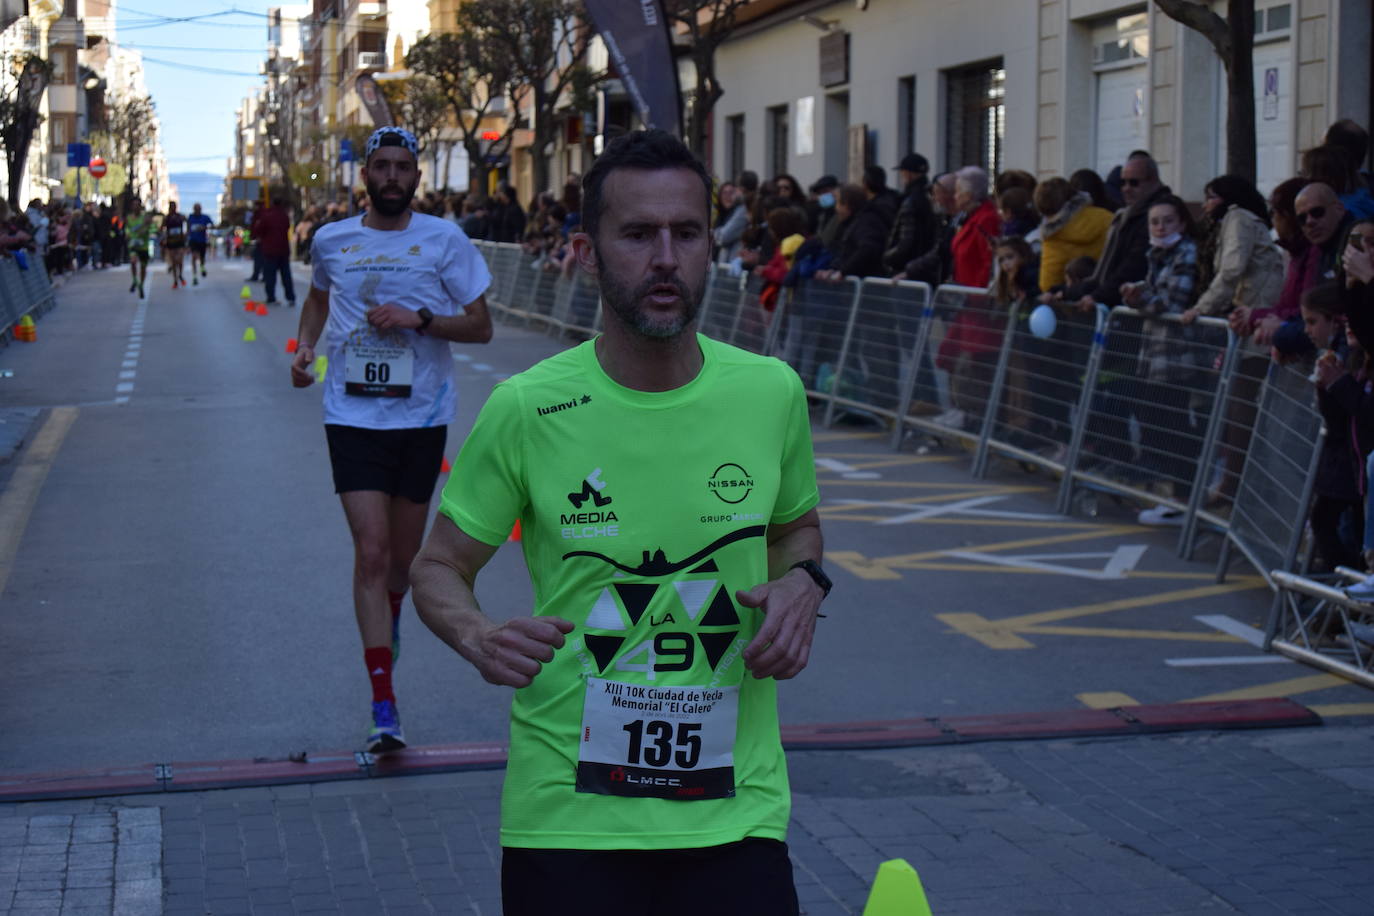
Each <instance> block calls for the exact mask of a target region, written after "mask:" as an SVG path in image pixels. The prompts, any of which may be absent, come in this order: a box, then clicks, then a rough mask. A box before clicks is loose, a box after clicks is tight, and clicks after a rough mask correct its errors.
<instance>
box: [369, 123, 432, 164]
mask: <svg viewBox="0 0 1374 916" xmlns="http://www.w3.org/2000/svg"><path fill="white" fill-rule="evenodd" d="M383 146H403V147H405V148H406V149H408V150H410V154H411V155H412V156H414V157H415V158H416V159H419V158H420V143H419V141H417V140H416V139H415V135H414V134H412V133H411V132H410V131H408V130H406V129H405V128H404V127H379V128H377V129H376V130H374V131H373V132H372V136H370V137H368V138H367V151H366V152H365V153H364V154H363V161H364V162H366V161H367V160H369V159H371V158H372V154H373V153H375V152H377V150H378V149H379V148H381V147H383Z"/></svg>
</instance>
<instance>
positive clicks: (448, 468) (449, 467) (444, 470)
mask: <svg viewBox="0 0 1374 916" xmlns="http://www.w3.org/2000/svg"><path fill="white" fill-rule="evenodd" d="M451 470H453V465H451V464H449V463H448V459H447V458H445V459H444V463H443V464H442V465H440V466H439V473H441V474H447V473H448V472H449V471H451Z"/></svg>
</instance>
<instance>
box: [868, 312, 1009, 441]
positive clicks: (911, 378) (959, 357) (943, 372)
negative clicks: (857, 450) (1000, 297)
mask: <svg viewBox="0 0 1374 916" xmlns="http://www.w3.org/2000/svg"><path fill="white" fill-rule="evenodd" d="M923 319H924V320H923V321H922V322H921V326H920V328H919V330H918V333H917V334H916V337H915V341H914V345H913V352H912V355H911V356H910V357H909V362H910V363H911V364H912V365H914V366H916V367H917V369H916V371H912V372H909V373H907V385H906V386H905V388H906V390H905V392H904V394H903V397H902V400H901V404H900V406H899V413H898V419H899V422H898V423H896V424H894V429H893V444H894V446H896V445H898V444H900V442H901V435H902V433H903V432H905V430H906V428H908V427H914V428H917V429H924V430H926V431H927V432H931V433H934V434H935V435H937V436H939V435H942V434H953V435H955V436H959V437H962V438H965V439H968V440H969V441H976V439H977V437H978V435H979V433H980V431H981V430H982V428H983V419H984V416H985V415H986V413H987V406H988V400H989V396H990V395H991V394H992V381H993V378H994V377H995V375H996V372H997V361H998V356H999V354H1000V353H1001V350H1002V335H1003V333H1004V331H1005V329H1006V322H1007V312H1006V309H1004V308H1001V307H999V306H997V305H996V304H995V303H994V302H993V300H992V299H991V297H990V296H988V292H987V290H985V289H975V288H974V287H969V286H952V285H945V286H941V287H938V288H936V290H935V292H934V294H933V295H932V296H931V298H930V307H929V308H928V309H925V310H924V311H923ZM926 360H929V362H930V364H931V365H933V371H931V372H928V373H922V372H921V371H920V369H919V367H920V366H922V365H924V364H925V362H926Z"/></svg>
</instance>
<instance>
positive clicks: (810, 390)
mask: <svg viewBox="0 0 1374 916" xmlns="http://www.w3.org/2000/svg"><path fill="white" fill-rule="evenodd" d="M857 292H858V282H857V281H855V280H846V281H844V282H840V283H822V282H819V281H816V280H808V281H804V282H801V283H798V284H797V286H796V288H794V289H792V290H790V291H789V294H787V295H785V296H784V299H783V303H782V305H781V306H780V307H779V309H778V314H777V316H776V317H775V318H774V321H776V322H778V336H777V349H776V351H775V352H776V354H777V356H778V357H779V358H781V359H782V360H783V361H784V362H786V363H787V364H788V365H789V366H791V367H792V368H793V369H795V370H796V372H797V375H798V376H800V378H801V380H802V386H803V387H804V388H805V389H806V392H807V394H808V395H810V396H811V397H813V398H817V399H820V400H823V401H825V402H827V403H832V402H833V400H834V398H835V397H837V396H838V397H845V396H850V395H852V394H853V392H852V391H851V390H850V387H851V386H849V384H848V383H849V381H850V379H848V378H847V377H846V378H845V379H844V380H843V381H842V380H841V379H840V377H839V376H838V375H837V371H838V369H839V366H840V363H841V353H842V352H843V350H844V341H845V332H846V331H847V329H848V327H849V320H850V315H851V314H852V312H853V308H854V298H855V295H856V293H857ZM846 376H848V373H846Z"/></svg>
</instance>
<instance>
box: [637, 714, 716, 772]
mask: <svg viewBox="0 0 1374 916" xmlns="http://www.w3.org/2000/svg"><path fill="white" fill-rule="evenodd" d="M624 730H625V731H626V732H628V733H629V735H630V746H629V748H628V749H627V750H626V752H625V762H626V763H628V764H630V765H631V766H639V765H640V763H641V761H642V762H643V764H644V765H645V766H651V767H666V766H668V765H670V764H671V765H673V766H676V767H677V768H678V769H681V770H690V769H692V768H693V767H695V766H696V765H697V763H698V761H700V760H701V723H700V722H677V723H673V722H664V721H663V720H662V719H653V720H651V721H649V722H645V721H644V720H643V719H636V720H635V721H633V722H627V723H625V726H624Z"/></svg>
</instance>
